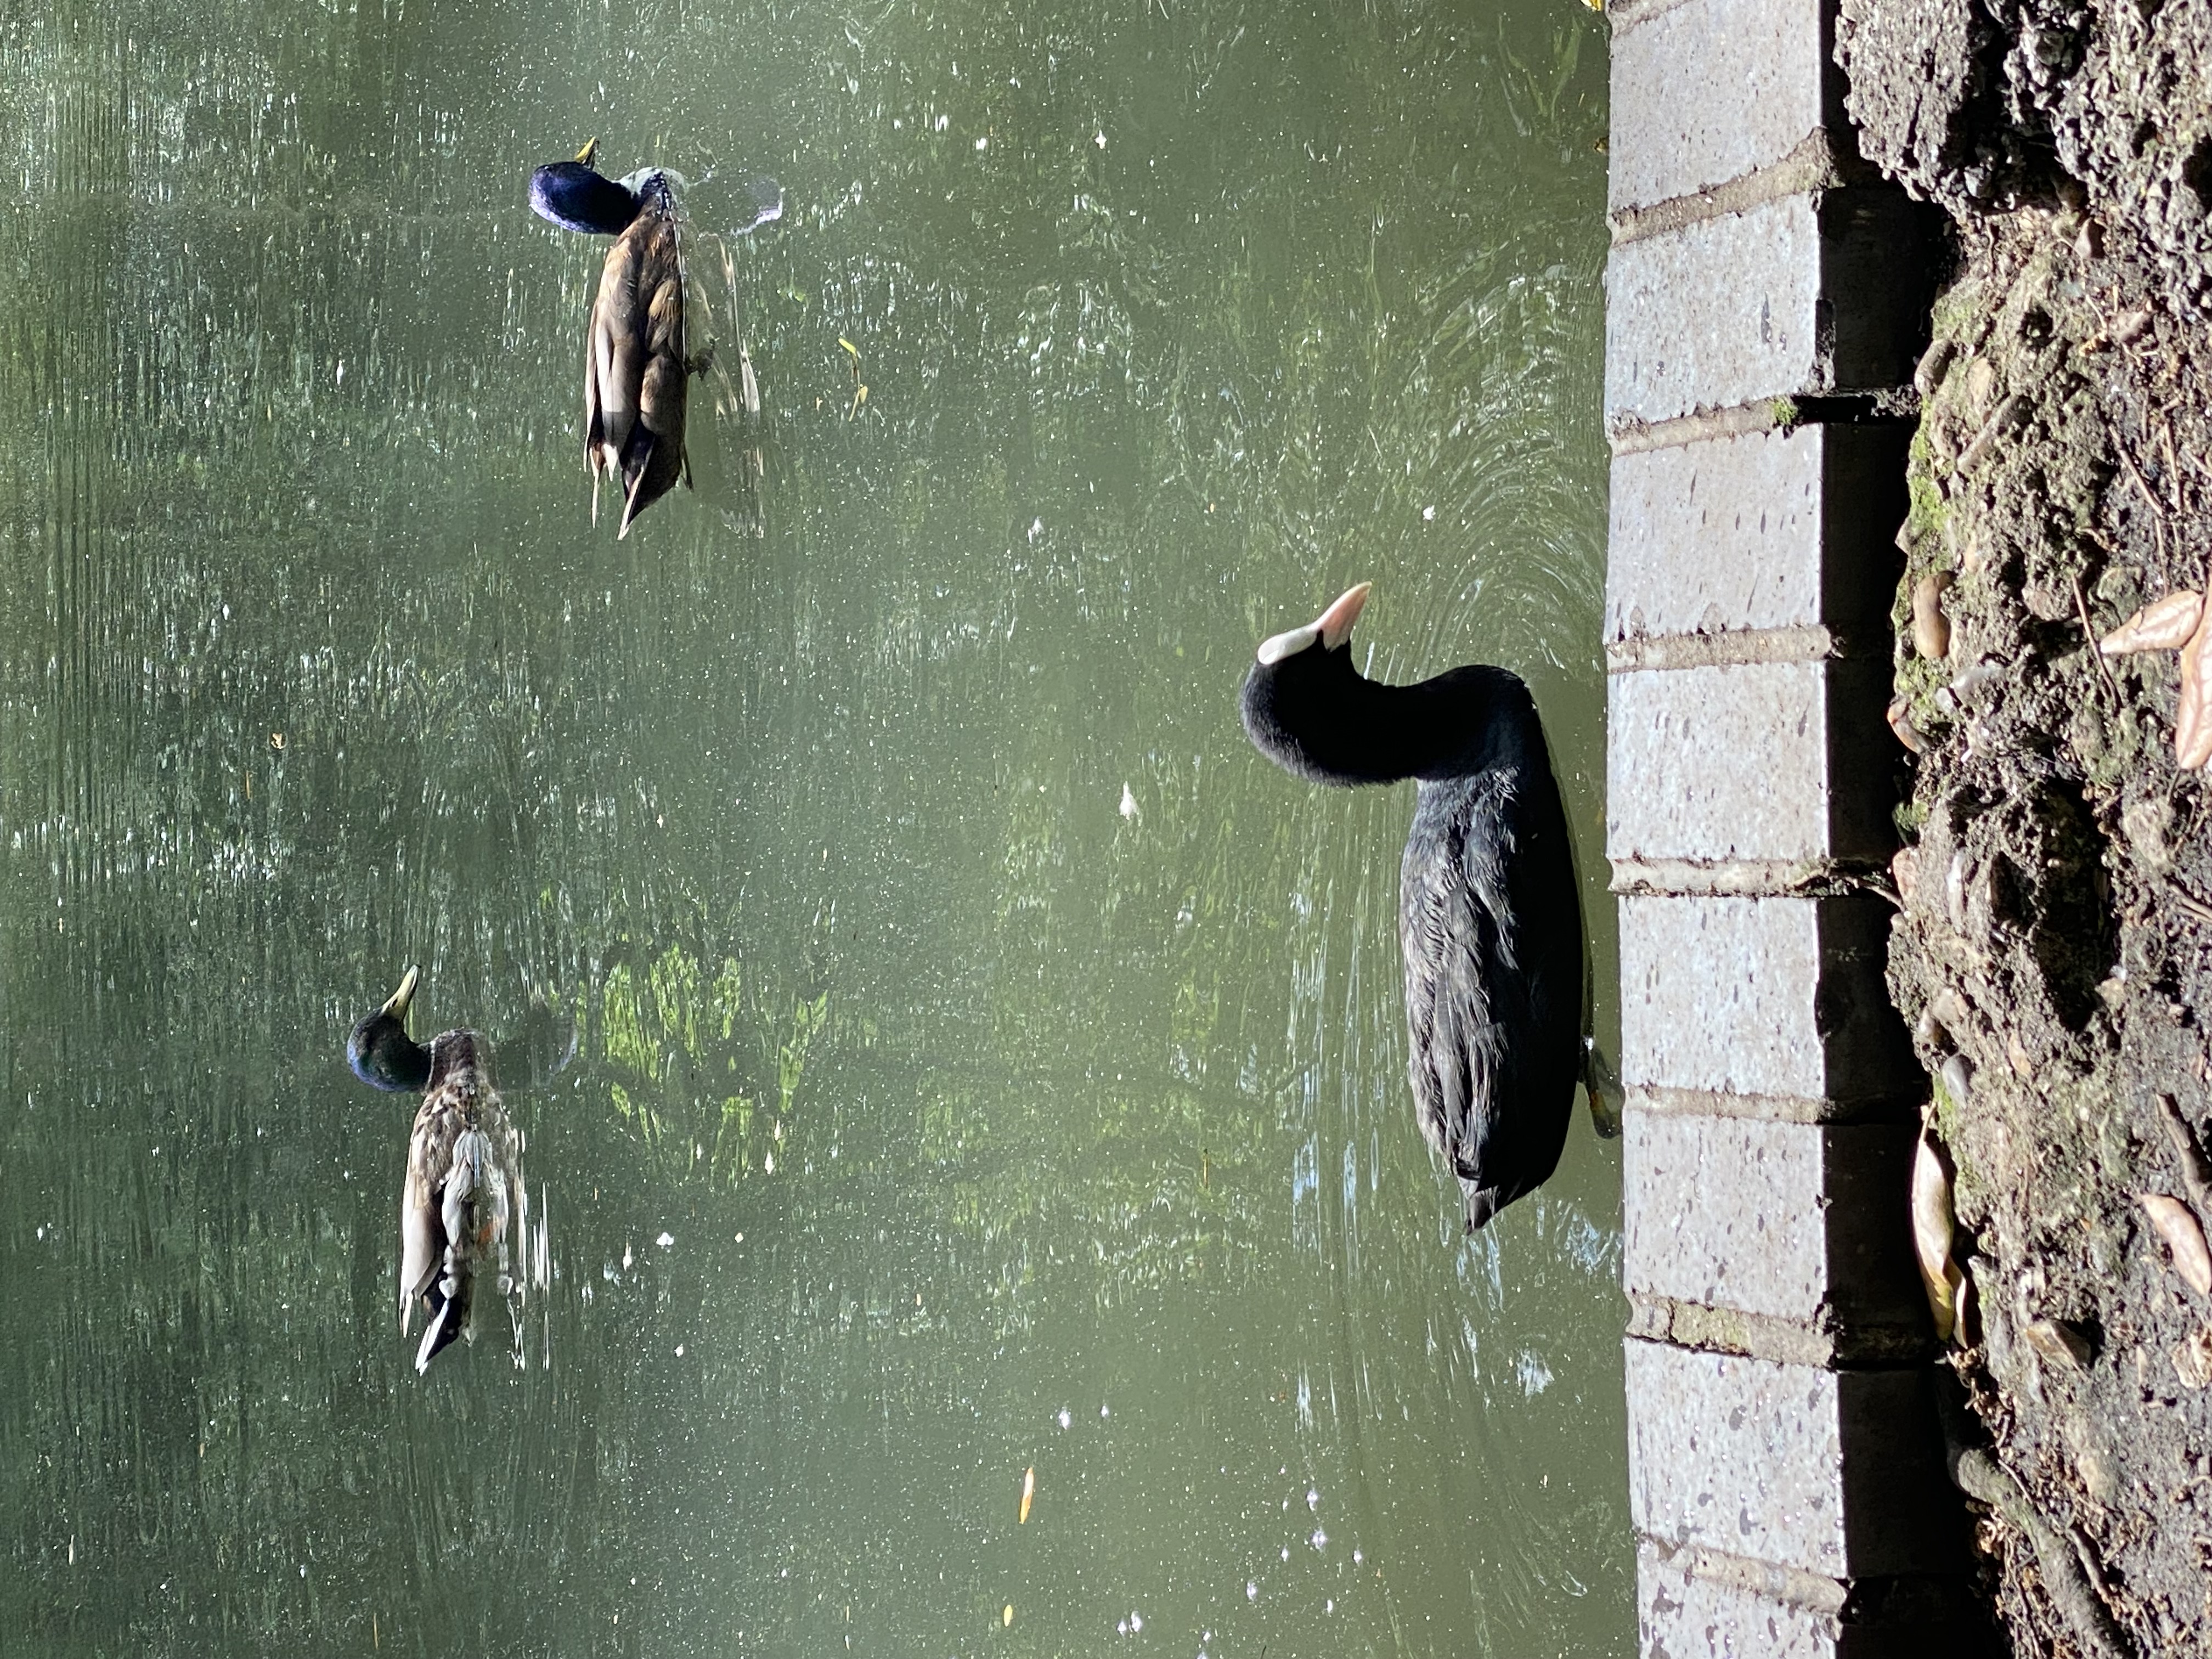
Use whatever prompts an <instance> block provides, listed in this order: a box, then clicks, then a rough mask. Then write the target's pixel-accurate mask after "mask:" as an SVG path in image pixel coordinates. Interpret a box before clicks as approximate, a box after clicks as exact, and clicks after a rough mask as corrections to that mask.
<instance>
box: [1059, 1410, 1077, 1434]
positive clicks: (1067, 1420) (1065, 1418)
mask: <svg viewBox="0 0 2212 1659" xmlns="http://www.w3.org/2000/svg"><path fill="white" fill-rule="evenodd" d="M1073 1421H1075V1419H1073V1417H1071V1416H1069V1415H1068V1412H1067V1407H1065V1406H1062V1407H1060V1427H1061V1428H1063V1429H1064V1428H1066V1426H1067V1425H1069V1424H1071V1423H1073Z"/></svg>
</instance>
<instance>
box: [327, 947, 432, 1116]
mask: <svg viewBox="0 0 2212 1659" xmlns="http://www.w3.org/2000/svg"><path fill="white" fill-rule="evenodd" d="M421 982H422V969H420V968H419V967H416V968H410V969H408V970H407V972H406V975H405V976H404V978H402V979H401V980H400V981H399V988H398V990H396V991H394V992H393V993H392V995H391V996H390V998H389V999H387V1000H386V1002H385V1004H384V1006H382V1007H380V1008H379V1009H378V1010H377V1011H376V1012H374V1013H373V1014H370V1015H368V1016H367V1017H366V1018H363V1019H362V1021H361V1022H360V1024H356V1026H355V1027H354V1028H353V1035H352V1036H349V1037H348V1038H347V1039H346V1064H347V1065H349V1066H352V1067H353V1074H354V1075H355V1076H356V1077H357V1078H359V1079H361V1080H362V1082H363V1083H366V1084H368V1085H369V1086H370V1087H371V1088H373V1089H383V1090H386V1091H390V1092H392V1093H394V1094H419V1093H420V1092H422V1090H423V1089H425V1088H427V1087H428V1085H429V1082H430V1051H429V1050H428V1048H424V1047H422V1044H421V1043H419V1042H415V1041H414V1040H413V1039H412V1038H411V1037H410V1036H408V1035H407V1005H408V1004H409V1003H410V1002H411V1001H413V1000H414V998H415V987H416V985H418V984H420V983H421Z"/></svg>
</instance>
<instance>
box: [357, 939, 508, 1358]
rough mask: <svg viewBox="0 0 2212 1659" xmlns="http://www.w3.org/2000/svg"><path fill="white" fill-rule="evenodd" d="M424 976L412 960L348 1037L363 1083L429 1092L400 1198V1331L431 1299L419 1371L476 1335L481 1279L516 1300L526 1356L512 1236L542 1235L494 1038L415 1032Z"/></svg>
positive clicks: (410, 1144)
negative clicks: (497, 1081)
mask: <svg viewBox="0 0 2212 1659" xmlns="http://www.w3.org/2000/svg"><path fill="white" fill-rule="evenodd" d="M421 979H422V969H419V968H410V969H408V970H407V973H406V975H405V976H404V978H403V979H401V981H399V988H398V990H397V991H395V992H393V993H392V995H391V997H390V998H389V999H388V1000H386V1002H385V1003H384V1005H383V1006H381V1007H380V1008H378V1009H377V1010H376V1012H374V1013H372V1014H369V1015H367V1016H366V1017H364V1018H362V1020H361V1021H360V1022H359V1023H358V1024H356V1025H355V1026H354V1028H353V1032H352V1035H351V1036H349V1037H348V1038H347V1039H346V1060H347V1063H348V1064H349V1065H350V1066H352V1067H353V1070H354V1074H355V1075H356V1077H358V1078H360V1079H362V1082H364V1083H367V1084H369V1085H373V1086H374V1087H375V1088H379V1089H383V1090H386V1091H394V1092H412V1091H415V1090H417V1089H420V1090H421V1091H422V1105H421V1106H419V1107H418V1108H416V1112H415V1123H414V1127H413V1128H412V1129H411V1130H410V1133H409V1134H408V1137H407V1172H406V1176H405V1178H404V1183H403V1185H402V1188H401V1191H400V1199H399V1333H400V1334H401V1335H402V1336H404V1335H405V1334H407V1328H408V1325H409V1323H410V1320H411V1318H412V1316H413V1313H414V1310H415V1307H416V1304H418V1303H419V1304H421V1305H422V1311H423V1315H424V1317H425V1320H426V1323H425V1324H424V1326H423V1330H422V1346H420V1347H419V1348H418V1349H417V1350H416V1355H415V1369H416V1372H417V1373H418V1374H419V1373H421V1372H422V1371H425V1370H428V1369H429V1364H430V1361H431V1360H432V1359H434V1358H436V1357H437V1356H438V1355H439V1354H440V1353H441V1352H444V1351H445V1350H446V1349H447V1347H449V1346H452V1344H453V1341H454V1340H455V1339H456V1338H459V1337H466V1338H467V1339H468V1340H470V1341H471V1342H473V1341H475V1340H476V1337H477V1319H478V1316H479V1314H480V1312H481V1310H482V1305H483V1303H482V1297H480V1296H479V1294H478V1285H477V1280H478V1279H489V1281H490V1283H491V1285H492V1287H493V1289H494V1290H495V1291H496V1293H497V1295H498V1296H499V1297H500V1298H501V1300H502V1301H503V1302H504V1303H506V1304H507V1312H508V1315H509V1317H510V1320H511V1321H513V1324H514V1329H515V1334H516V1338H517V1350H516V1351H517V1352H520V1333H521V1325H520V1319H519V1317H517V1316H516V1307H515V1300H516V1297H517V1295H518V1292H519V1290H520V1281H519V1280H518V1279H517V1278H516V1275H515V1273H514V1270H513V1263H512V1261H511V1258H510V1249H509V1240H510V1238H513V1239H515V1240H519V1241H527V1240H528V1239H529V1237H530V1194H529V1188H527V1187H526V1185H525V1184H524V1182H523V1177H522V1133H521V1131H520V1130H519V1129H517V1128H516V1127H514V1123H513V1120H512V1119H511V1118H509V1117H508V1115H507V1105H506V1103H505V1102H504V1101H502V1100H501V1098H500V1094H499V1091H498V1089H497V1088H495V1086H494V1085H493V1083H492V1075H491V1067H490V1054H489V1050H490V1047H491V1045H490V1044H489V1043H488V1042H485V1041H484V1040H483V1038H482V1037H480V1036H477V1033H476V1032H474V1031H470V1030H452V1031H445V1032H441V1034H440V1035H438V1036H435V1037H434V1038H432V1039H431V1042H430V1046H429V1047H428V1048H424V1047H422V1045H421V1044H420V1043H418V1042H415V1041H414V1040H413V1039H412V1038H410V1036H408V1035H407V1010H408V1005H409V1004H410V1002H411V1001H412V1000H414V995H415V989H416V986H417V984H419V983H420V982H421Z"/></svg>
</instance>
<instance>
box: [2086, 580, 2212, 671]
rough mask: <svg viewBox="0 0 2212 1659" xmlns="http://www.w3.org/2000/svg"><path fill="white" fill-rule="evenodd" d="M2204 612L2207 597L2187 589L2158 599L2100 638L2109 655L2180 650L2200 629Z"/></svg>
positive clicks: (2100, 645)
mask: <svg viewBox="0 0 2212 1659" xmlns="http://www.w3.org/2000/svg"><path fill="white" fill-rule="evenodd" d="M2203 614H2204V596H2203V594H2202V593H2197V592H2191V591H2190V590H2188V589H2187V588H2184V589H2183V590H2181V591H2180V592H2177V593H2169V594H2167V595H2166V597H2165V598H2164V599H2154V600H2153V601H2152V602H2151V603H2150V604H2148V605H2145V606H2143V608H2142V610H2140V611H2136V614H2135V615H2134V616H2132V617H2129V618H2128V619H2127V620H2126V621H2125V622H2124V623H2121V624H2120V625H2119V626H2118V628H2115V629H2113V630H2112V632H2111V633H2109V634H2107V635H2105V637H2104V638H2103V639H2101V640H2100V641H2097V649H2098V650H2100V651H2101V652H2103V653H2105V655H2106V656H2108V657H2124V656H2126V655H2127V654H2128V653H2130V652H2131V651H2179V649H2180V648H2181V647H2183V646H2185V645H2186V644H2187V643H2188V642H2189V636H2190V635H2191V634H2194V633H2195V632H2196V631H2197V623H2198V622H2199V621H2200V620H2201V619H2202V618H2203Z"/></svg>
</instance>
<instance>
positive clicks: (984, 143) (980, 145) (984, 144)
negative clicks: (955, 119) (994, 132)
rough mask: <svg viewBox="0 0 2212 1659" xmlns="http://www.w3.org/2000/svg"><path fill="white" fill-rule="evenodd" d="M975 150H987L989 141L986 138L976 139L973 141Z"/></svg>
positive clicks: (989, 144)
mask: <svg viewBox="0 0 2212 1659" xmlns="http://www.w3.org/2000/svg"><path fill="white" fill-rule="evenodd" d="M975 148H976V149H990V148H991V141H990V140H989V139H988V138H978V139H977V140H976V141H975Z"/></svg>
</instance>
